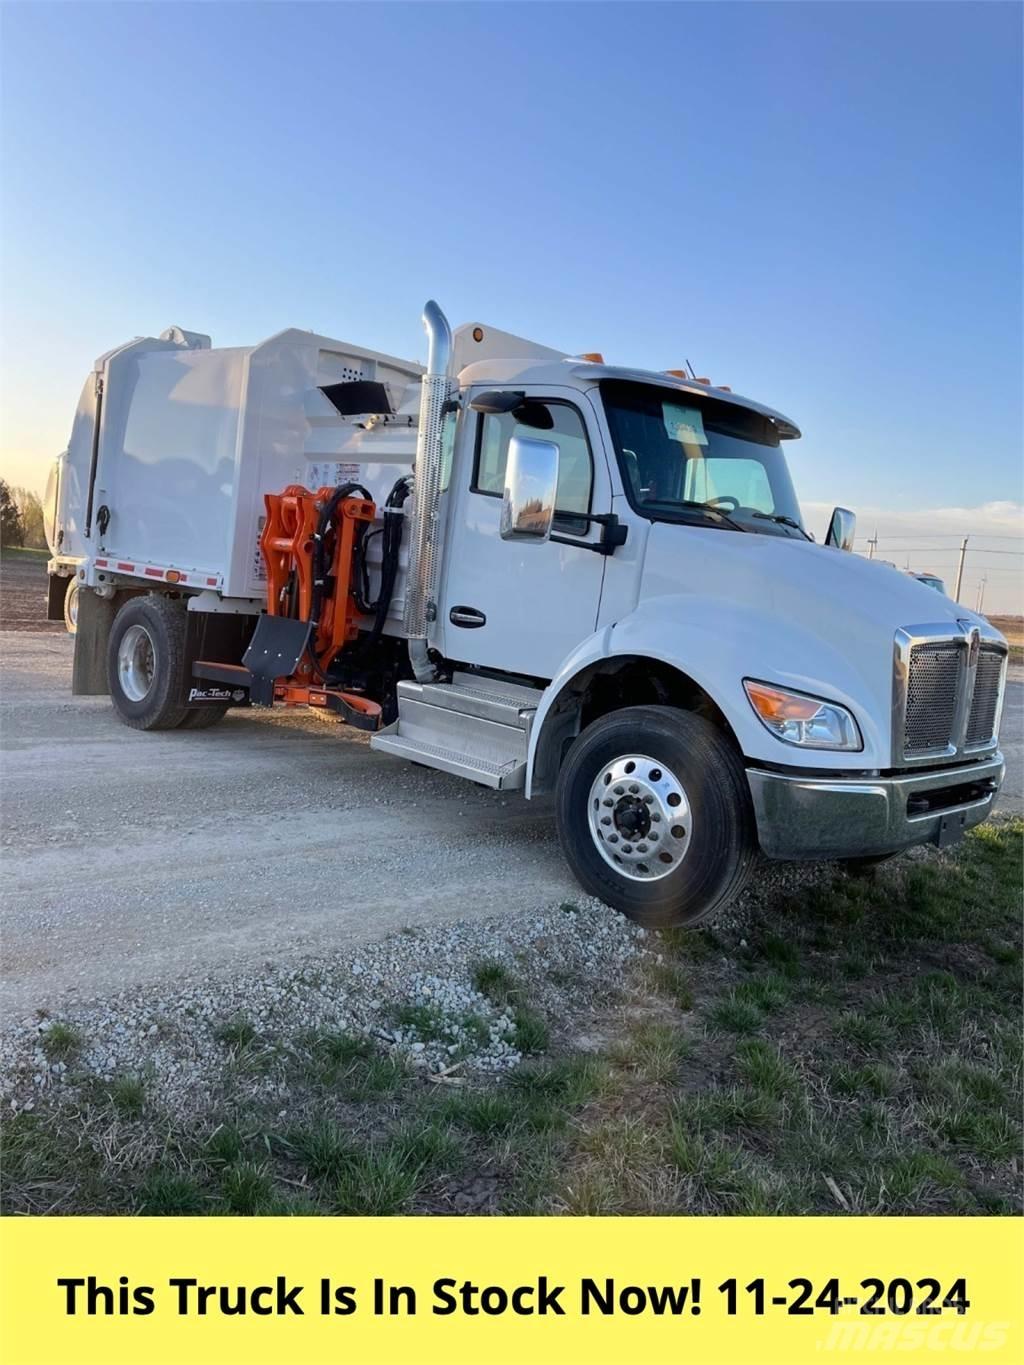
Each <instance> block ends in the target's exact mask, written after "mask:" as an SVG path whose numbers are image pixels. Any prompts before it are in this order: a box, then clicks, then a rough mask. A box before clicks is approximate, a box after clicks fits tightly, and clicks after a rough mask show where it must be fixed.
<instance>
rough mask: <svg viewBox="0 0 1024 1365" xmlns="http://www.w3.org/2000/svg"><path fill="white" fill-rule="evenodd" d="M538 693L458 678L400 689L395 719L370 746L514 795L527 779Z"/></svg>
mask: <svg viewBox="0 0 1024 1365" xmlns="http://www.w3.org/2000/svg"><path fill="white" fill-rule="evenodd" d="M540 697H541V693H540V691H539V690H537V689H536V688H532V687H522V686H520V685H519V684H518V683H505V682H496V681H495V680H494V679H493V678H480V677H477V676H476V675H475V674H468V673H456V674H455V677H454V679H453V680H452V682H450V683H417V682H401V683H399V684H398V720H397V721H396V722H395V723H394V724H393V725H390V726H388V728H387V729H386V730H381V731H378V733H377V734H375V735H374V736H373V737H372V738H371V740H370V747H371V748H373V749H379V750H380V751H381V752H382V753H386V754H394V755H395V756H396V757H398V758H407V759H410V760H411V761H412V762H415V763H422V764H424V765H425V766H426V767H428V768H437V769H439V770H440V771H441V772H446V773H454V774H455V775H456V776H457V777H468V778H469V779H470V780H471V781H473V782H479V783H481V784H482V785H483V786H485V787H494V788H496V789H499V790H502V791H505V790H514V789H517V788H519V787H522V786H523V784H524V782H525V780H526V752H527V746H528V744H529V739H530V726H531V724H532V722H533V717H534V714H535V713H536V710H537V704H538V702H539V701H540Z"/></svg>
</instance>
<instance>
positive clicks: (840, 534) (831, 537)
mask: <svg viewBox="0 0 1024 1365" xmlns="http://www.w3.org/2000/svg"><path fill="white" fill-rule="evenodd" d="M856 530H857V514H856V513H855V512H851V511H850V509H849V508H848V507H834V508H833V509H832V520H831V521H830V522H829V524H828V534H827V535H826V536H825V544H826V545H831V546H833V547H834V548H835V549H837V550H852V549H853V540H854V534H855V532H856Z"/></svg>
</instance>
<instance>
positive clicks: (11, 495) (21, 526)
mask: <svg viewBox="0 0 1024 1365" xmlns="http://www.w3.org/2000/svg"><path fill="white" fill-rule="evenodd" d="M0 545H15V546H18V545H23V546H25V548H26V549H29V550H45V549H46V532H45V531H44V530H43V504H42V502H41V501H40V498H39V494H38V493H33V492H31V490H30V489H28V488H11V487H10V485H9V484H8V483H7V481H6V479H0Z"/></svg>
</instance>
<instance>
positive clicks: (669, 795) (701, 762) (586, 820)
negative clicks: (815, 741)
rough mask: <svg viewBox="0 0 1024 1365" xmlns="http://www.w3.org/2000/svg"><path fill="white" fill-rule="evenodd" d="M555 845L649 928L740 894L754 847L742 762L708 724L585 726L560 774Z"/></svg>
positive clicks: (710, 910)
mask: <svg viewBox="0 0 1024 1365" xmlns="http://www.w3.org/2000/svg"><path fill="white" fill-rule="evenodd" d="M556 818H557V821H558V835H559V839H560V841H561V844H562V848H563V850H564V852H565V856H566V858H567V860H568V862H569V865H570V866H571V867H572V870H573V872H574V873H575V874H576V877H577V878H578V879H579V881H580V882H581V884H582V885H583V886H584V888H585V889H586V890H587V891H589V892H590V893H591V894H592V895H595V896H598V897H600V899H601V900H603V901H604V902H605V903H606V904H607V905H611V906H612V907H614V909H616V910H621V911H622V913H623V914H625V915H628V916H629V917H630V918H631V919H635V920H637V921H639V923H641V924H645V925H649V926H651V927H657V926H663V925H672V924H697V923H699V922H700V921H702V920H705V919H707V918H708V917H709V916H711V915H712V914H714V912H715V911H716V910H717V909H719V908H720V907H721V906H723V905H725V904H727V903H728V902H729V901H730V900H732V899H733V897H734V896H736V895H737V894H738V893H739V891H740V890H741V889H742V887H743V884H744V883H745V881H746V879H747V877H748V875H749V873H750V869H751V867H752V865H753V861H754V855H755V848H756V840H755V832H754V819H753V812H752V809H751V805H750V796H749V792H748V789H747V782H746V775H745V773H744V771H743V764H742V762H741V760H740V756H739V754H738V753H737V751H736V748H735V746H734V745H733V744H732V743H731V741H730V740H729V739H728V737H727V736H725V735H723V734H722V732H721V731H720V730H717V729H716V728H715V727H714V726H713V725H712V724H711V723H710V721H707V720H705V719H704V718H703V717H701V716H696V715H693V714H692V713H691V712H688V711H679V710H676V709H674V708H672V707H668V706H632V707H628V708H626V709H624V710H622V711H615V712H613V713H612V714H611V715H607V716H603V717H602V718H601V719H600V720H597V721H595V722H594V723H593V724H592V725H590V726H588V727H587V729H586V730H584V731H583V733H582V734H581V735H580V736H579V737H578V739H577V740H576V741H575V743H574V744H573V746H572V748H571V749H570V750H569V753H568V755H567V756H566V759H565V762H564V763H563V765H562V768H561V771H560V772H559V775H558V787H557V792H556Z"/></svg>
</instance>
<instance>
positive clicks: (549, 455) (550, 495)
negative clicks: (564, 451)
mask: <svg viewBox="0 0 1024 1365" xmlns="http://www.w3.org/2000/svg"><path fill="white" fill-rule="evenodd" d="M557 490H558V447H557V446H556V445H555V443H554V441H535V440H532V439H531V438H530V437H528V436H513V437H512V439H511V441H509V443H508V459H507V461H506V463H505V497H504V501H503V502H502V505H501V538H502V540H533V541H537V542H538V543H542V542H543V541H545V540H547V538H548V536H550V534H551V523H552V521H553V520H554V516H555V494H556V492H557Z"/></svg>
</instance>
